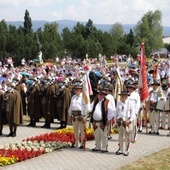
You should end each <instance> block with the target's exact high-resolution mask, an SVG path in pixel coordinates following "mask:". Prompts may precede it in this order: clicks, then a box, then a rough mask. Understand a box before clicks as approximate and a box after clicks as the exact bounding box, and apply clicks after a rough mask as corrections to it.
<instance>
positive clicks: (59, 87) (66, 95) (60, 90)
mask: <svg viewBox="0 0 170 170" xmlns="http://www.w3.org/2000/svg"><path fill="white" fill-rule="evenodd" d="M54 97H55V110H56V117H57V118H58V120H59V121H60V126H59V127H58V128H57V129H63V128H66V126H67V123H68V117H69V113H68V109H69V106H70V100H71V92H70V89H69V87H68V84H67V82H66V79H63V80H61V81H60V82H58V83H57V84H56V85H55V95H54Z"/></svg>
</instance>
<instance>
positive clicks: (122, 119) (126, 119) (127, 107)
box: [114, 91, 135, 156]
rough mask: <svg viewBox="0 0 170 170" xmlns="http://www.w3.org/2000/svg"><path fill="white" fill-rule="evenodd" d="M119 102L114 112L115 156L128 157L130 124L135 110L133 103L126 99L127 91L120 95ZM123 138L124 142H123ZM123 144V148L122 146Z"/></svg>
mask: <svg viewBox="0 0 170 170" xmlns="http://www.w3.org/2000/svg"><path fill="white" fill-rule="evenodd" d="M119 95H120V101H119V102H118V103H117V107H116V112H115V116H114V117H115V124H116V127H118V132H119V137H118V140H119V149H118V151H117V152H116V155H121V154H123V155H124V156H128V155H129V145H130V140H131V136H130V134H131V133H130V132H131V131H132V128H133V127H132V123H133V121H134V119H135V110H134V107H133V105H134V104H133V102H132V101H131V100H129V99H128V96H129V93H128V92H127V91H122V92H121V93H120V94H119ZM124 137H125V141H124ZM124 142H125V146H124Z"/></svg>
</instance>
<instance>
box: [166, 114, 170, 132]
mask: <svg viewBox="0 0 170 170" xmlns="http://www.w3.org/2000/svg"><path fill="white" fill-rule="evenodd" d="M167 114H168V129H169V130H170V112H168V113H167Z"/></svg>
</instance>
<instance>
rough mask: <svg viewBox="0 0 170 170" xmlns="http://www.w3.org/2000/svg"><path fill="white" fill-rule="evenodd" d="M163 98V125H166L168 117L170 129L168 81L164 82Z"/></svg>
mask: <svg viewBox="0 0 170 170" xmlns="http://www.w3.org/2000/svg"><path fill="white" fill-rule="evenodd" d="M162 100H163V101H164V110H163V111H162V118H161V119H162V126H163V128H165V127H166V120H167V119H168V129H169V130H170V87H168V84H167V83H164V84H162ZM166 115H167V116H168V118H167V119H166ZM169 135H170V134H169Z"/></svg>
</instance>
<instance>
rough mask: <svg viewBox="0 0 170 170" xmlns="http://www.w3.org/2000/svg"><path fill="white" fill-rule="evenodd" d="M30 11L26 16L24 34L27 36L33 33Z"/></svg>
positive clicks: (26, 11) (26, 12)
mask: <svg viewBox="0 0 170 170" xmlns="http://www.w3.org/2000/svg"><path fill="white" fill-rule="evenodd" d="M29 15H30V14H29V12H28V10H25V16H24V32H25V34H30V33H32V21H31V17H30V16H29Z"/></svg>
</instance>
